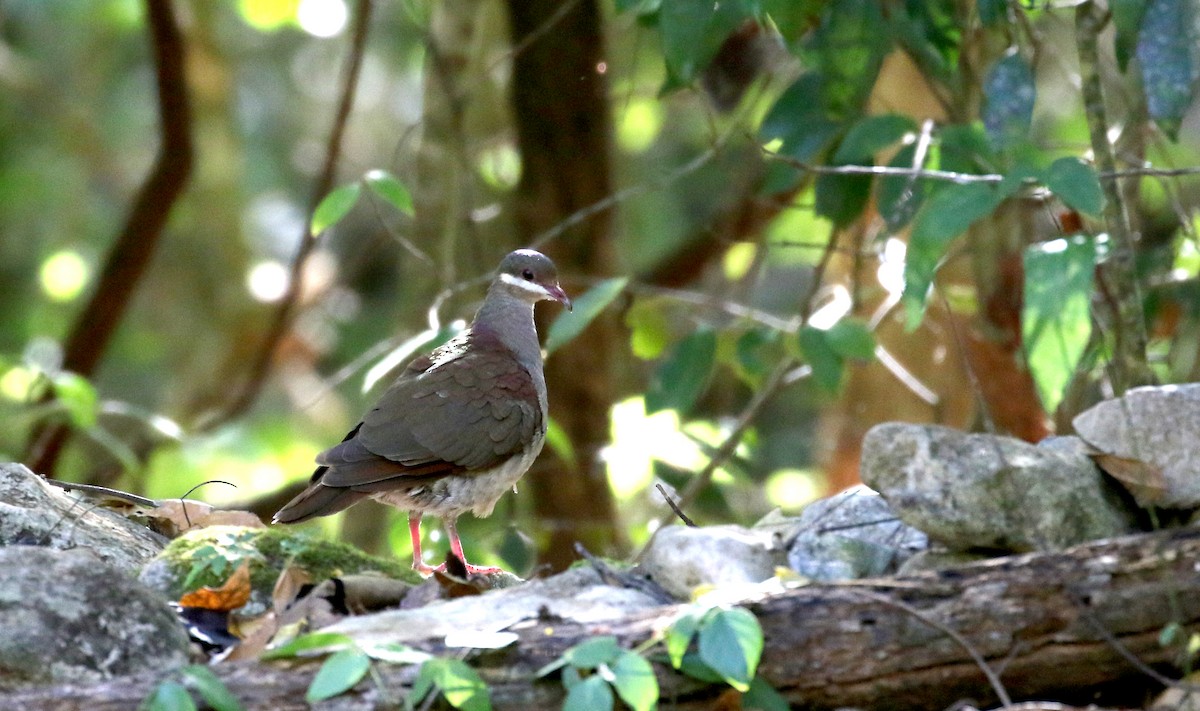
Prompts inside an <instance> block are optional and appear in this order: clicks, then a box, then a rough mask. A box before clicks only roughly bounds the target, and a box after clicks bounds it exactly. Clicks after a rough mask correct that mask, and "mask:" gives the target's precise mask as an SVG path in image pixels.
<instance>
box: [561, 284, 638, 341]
mask: <svg viewBox="0 0 1200 711" xmlns="http://www.w3.org/2000/svg"><path fill="white" fill-rule="evenodd" d="M628 283H629V278H628V277H614V278H612V279H605V280H604V281H602V282H600V283H599V284H597V285H595V286H593V287H592V288H591V289H588V290H587V291H586V292H584V294H583V295H582V296H580V297H579V298H578V299H576V300H575V304H574V309H573V310H572V311H566V310H563V311H562V313H560V314H559V315H558V316H557V317H555V319H554V323H551V324H550V331H549V333H547V334H546V346H545V348H546V353H553V352H554V351H556V350H558V349H559V348H561V347H562V346H563V345H565V344H566V343H567V342H569V341H570V340H571V339H573V338H575V337H576V336H578V335H579V334H580V333H583V329H585V328H587V327H588V324H590V323H591V322H592V321H594V320H596V317H597V316H599V315H600V313H601V312H602V311H604V309H605V308H606V307H607V306H608V305H609V304H611V303H612V302H613V300H614V299H616V298H617V297H618V296H620V295H621V292H622V291H624V290H625V285H626V284H628Z"/></svg>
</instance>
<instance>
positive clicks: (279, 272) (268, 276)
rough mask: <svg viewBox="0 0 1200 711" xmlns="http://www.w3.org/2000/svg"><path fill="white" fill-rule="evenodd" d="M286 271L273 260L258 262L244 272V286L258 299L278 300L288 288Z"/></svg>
mask: <svg viewBox="0 0 1200 711" xmlns="http://www.w3.org/2000/svg"><path fill="white" fill-rule="evenodd" d="M289 281H290V280H289V278H288V272H287V269H286V268H284V266H283V265H282V264H280V263H279V262H276V261H273V260H267V261H264V262H259V263H258V264H255V265H254V266H253V267H251V268H250V271H249V272H247V273H246V288H247V289H248V290H249V291H250V295H251V296H253V297H254V298H255V299H257V300H258V301H262V302H266V303H271V302H275V301H279V300H280V299H282V298H283V295H284V294H286V293H287V289H288V282H289Z"/></svg>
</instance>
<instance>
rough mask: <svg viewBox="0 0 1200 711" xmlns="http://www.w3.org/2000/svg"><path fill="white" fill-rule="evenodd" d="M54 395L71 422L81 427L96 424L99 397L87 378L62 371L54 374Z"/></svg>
mask: <svg viewBox="0 0 1200 711" xmlns="http://www.w3.org/2000/svg"><path fill="white" fill-rule="evenodd" d="M53 380H54V395H55V397H57V398H58V401H59V402H60V403H62V406H63V407H64V408H66V411H67V417H69V418H70V419H71V424H73V425H75V426H76V427H79V428H81V429H85V430H86V429H89V428H92V427H95V426H96V418H97V416H98V415H99V414H100V398H99V396H97V395H96V388H94V387H92V384H91V383H89V382H88V380H87V378H85V377H83V376H82V375H78V374H76V373H70V372H67V371H63V372H60V373H57V374H56V375H55V376H54V379H53Z"/></svg>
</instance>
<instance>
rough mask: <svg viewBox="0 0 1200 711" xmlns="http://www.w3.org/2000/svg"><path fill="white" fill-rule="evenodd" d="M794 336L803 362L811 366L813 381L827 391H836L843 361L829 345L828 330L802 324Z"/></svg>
mask: <svg viewBox="0 0 1200 711" xmlns="http://www.w3.org/2000/svg"><path fill="white" fill-rule="evenodd" d="M796 338H797V341H798V342H799V344H800V351H801V353H803V354H804V360H805V362H807V363H808V367H810V368H812V377H813V381H814V382H816V384H817V385H818V386H819V387H820V388H821V389H823V390H825V391H827V392H837V389H838V388H839V387H841V385H842V371H843V370H844V366H845V363H844V362H843V361H842V357H841V356H839V355H838V354H837V352H836V351H835V350H833V346H832V345H830V343H829V334H828V332H826V331H822V330H821V329H819V328H813V327H812V326H804V327H803V328H801V329H800V332H799V333H798V334H796Z"/></svg>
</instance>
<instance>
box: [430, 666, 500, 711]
mask: <svg viewBox="0 0 1200 711" xmlns="http://www.w3.org/2000/svg"><path fill="white" fill-rule="evenodd" d="M443 661H444V662H445V665H444V668H443V669H441V670H440V673H439V677H438V686H439V687H441V689H442V697H443V698H445V699H446V702H447V703H449V704H450V705H451V706H453V707H454V708H456V709H463V711H491V708H492V702H491V698H490V697H489V695H488V689H487V684H485V683H483V679H480V678H479V674H477V673H475V670H474V669H472V668H471V667H469V666H467V663H466V662H464V661H462V660H459V659H446V660H443Z"/></svg>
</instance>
